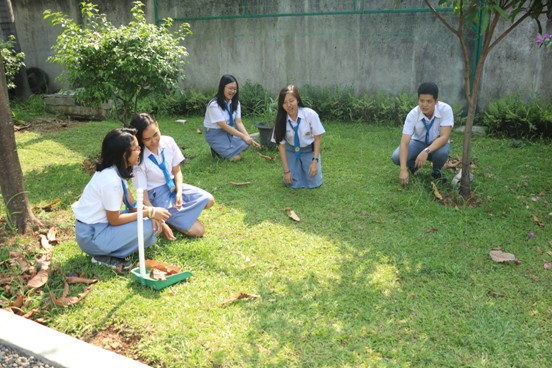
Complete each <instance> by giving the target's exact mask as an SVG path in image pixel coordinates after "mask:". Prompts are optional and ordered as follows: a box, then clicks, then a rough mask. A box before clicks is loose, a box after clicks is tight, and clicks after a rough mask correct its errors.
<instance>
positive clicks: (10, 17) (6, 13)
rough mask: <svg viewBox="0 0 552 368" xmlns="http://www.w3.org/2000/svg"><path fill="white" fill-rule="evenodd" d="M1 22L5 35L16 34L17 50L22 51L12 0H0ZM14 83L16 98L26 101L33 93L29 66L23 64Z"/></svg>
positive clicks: (15, 47)
mask: <svg viewBox="0 0 552 368" xmlns="http://www.w3.org/2000/svg"><path fill="white" fill-rule="evenodd" d="M0 22H1V27H2V32H3V33H4V35H5V36H8V35H13V36H15V46H14V49H15V52H18V53H19V52H21V46H20V45H19V39H18V38H17V30H16V28H15V16H14V13H13V7H12V4H11V0H0ZM14 83H15V96H16V98H17V99H19V100H21V101H26V100H27V99H28V98H29V97H30V96H31V95H32V92H31V87H30V86H29V80H28V78H27V68H25V66H22V67H21V68H20V69H19V71H18V72H17V74H16V75H15V80H14Z"/></svg>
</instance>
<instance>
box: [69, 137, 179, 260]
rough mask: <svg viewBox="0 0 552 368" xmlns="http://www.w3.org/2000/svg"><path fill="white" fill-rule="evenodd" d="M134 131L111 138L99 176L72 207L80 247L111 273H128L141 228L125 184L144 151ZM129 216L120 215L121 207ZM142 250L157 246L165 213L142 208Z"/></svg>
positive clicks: (98, 166)
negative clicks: (144, 247)
mask: <svg viewBox="0 0 552 368" xmlns="http://www.w3.org/2000/svg"><path fill="white" fill-rule="evenodd" d="M135 135H136V130H134V129H129V128H119V129H115V130H112V131H111V132H109V133H107V135H106V136H105V138H104V140H103V143H102V153H101V158H100V160H99V162H98V163H97V164H96V172H95V173H94V176H92V179H91V180H90V182H88V184H87V185H86V187H85V188H84V192H83V193H82V195H81V197H80V199H79V200H78V201H77V202H75V203H74V204H73V205H72V206H71V207H72V209H73V213H74V214H75V218H76V220H77V222H76V225H75V233H76V238H77V244H78V245H79V247H80V248H81V249H82V250H83V251H84V252H85V253H87V254H89V255H91V256H92V263H96V264H101V265H104V266H108V267H111V268H118V269H130V268H131V267H132V264H131V263H129V262H128V261H126V260H125V258H126V257H127V256H128V255H130V254H131V253H134V252H135V251H137V250H138V232H137V229H138V225H137V222H136V219H137V213H136V208H135V203H134V198H133V197H132V194H131V193H130V191H129V190H128V183H127V180H128V179H130V178H131V177H132V167H133V166H134V165H135V164H136V163H137V162H138V155H139V154H140V146H139V145H138V141H137V139H136V137H135ZM123 204H124V205H125V207H126V208H127V210H125V211H120V209H121V207H122V205H123ZM143 215H144V219H146V218H149V219H151V220H152V221H144V246H146V247H148V246H150V245H152V244H154V243H155V241H156V240H157V235H158V234H159V232H160V229H159V230H157V231H156V230H155V226H154V224H153V221H157V222H160V221H165V220H167V219H168V218H169V217H170V213H169V212H168V211H167V210H165V209H164V208H152V207H144V210H143Z"/></svg>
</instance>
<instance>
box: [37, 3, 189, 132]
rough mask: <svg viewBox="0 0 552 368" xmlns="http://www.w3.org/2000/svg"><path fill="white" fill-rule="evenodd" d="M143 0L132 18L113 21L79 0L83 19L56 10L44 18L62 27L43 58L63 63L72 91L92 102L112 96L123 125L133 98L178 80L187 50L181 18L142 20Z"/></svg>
mask: <svg viewBox="0 0 552 368" xmlns="http://www.w3.org/2000/svg"><path fill="white" fill-rule="evenodd" d="M143 7H144V4H142V3H141V2H140V1H135V2H134V6H133V7H132V10H131V12H132V16H133V20H132V21H131V22H129V24H128V25H121V26H119V27H115V26H114V25H113V24H112V23H110V22H109V21H108V20H107V18H106V15H105V14H100V13H99V11H98V7H97V6H96V5H94V4H92V3H87V2H83V3H81V13H82V18H83V24H82V25H80V24H77V23H76V22H75V21H74V20H72V19H71V18H69V17H68V16H67V15H65V14H63V13H61V12H52V11H50V10H46V11H45V12H44V18H46V19H49V20H50V22H51V24H52V26H59V27H61V29H62V32H61V34H60V35H59V36H58V38H57V41H56V44H55V45H54V46H53V47H52V48H53V50H54V51H55V54H54V55H53V56H51V57H50V58H49V61H51V62H54V63H59V64H61V65H63V66H64V68H65V70H64V73H63V76H64V77H65V78H66V79H67V80H68V81H69V82H70V83H71V84H72V85H73V86H74V87H75V88H77V97H78V98H79V100H81V101H85V102H88V103H92V104H99V103H103V102H108V101H113V102H115V106H116V107H117V111H118V113H119V118H120V119H121V121H122V122H123V123H124V124H125V125H126V124H127V122H128V118H129V116H130V115H131V114H132V113H134V112H136V108H137V104H138V101H139V100H140V99H142V98H144V97H145V96H148V95H152V94H161V93H164V92H167V91H169V90H171V89H173V88H176V87H177V86H178V82H179V81H180V80H181V79H182V78H183V77H184V73H183V72H184V62H185V57H186V56H187V55H188V52H187V51H186V48H185V47H184V46H183V42H184V40H185V37H186V36H187V35H188V34H190V33H191V32H190V28H189V25H188V24H187V23H184V24H182V25H181V26H180V27H178V28H177V29H176V30H175V31H174V32H171V27H172V25H173V21H172V19H170V18H167V19H164V20H163V21H162V23H161V25H159V26H158V25H155V24H151V23H147V21H146V17H145V15H144V11H143V9H142V8H143Z"/></svg>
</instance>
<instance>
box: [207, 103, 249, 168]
mask: <svg viewBox="0 0 552 368" xmlns="http://www.w3.org/2000/svg"><path fill="white" fill-rule="evenodd" d="M227 109H229V110H232V108H231V106H229V105H227ZM227 109H222V108H221V107H220V106H219V104H218V103H217V101H216V99H213V100H211V101H210V102H209V104H208V105H207V110H206V111H205V119H204V121H203V127H204V132H205V140H207V143H209V146H210V147H211V148H212V149H213V150H214V151H215V152H216V153H218V154H219V155H220V156H221V157H222V158H225V159H228V158H232V157H234V156H236V155H237V154H239V153H240V152H242V151H244V150H246V149H247V148H248V147H249V145H248V144H247V143H245V141H244V140H243V139H241V138H238V137H236V136H234V135H232V134H229V133H227V132H226V131H225V130H224V129H222V128H221V127H220V126H219V125H218V124H217V123H219V122H221V121H225V122H226V124H228V125H232V123H233V122H234V121H236V120H237V119H241V105H240V103H239V102H238V107H237V108H236V111H232V118H231V117H230V113H229V112H228V110H227ZM234 127H235V126H234Z"/></svg>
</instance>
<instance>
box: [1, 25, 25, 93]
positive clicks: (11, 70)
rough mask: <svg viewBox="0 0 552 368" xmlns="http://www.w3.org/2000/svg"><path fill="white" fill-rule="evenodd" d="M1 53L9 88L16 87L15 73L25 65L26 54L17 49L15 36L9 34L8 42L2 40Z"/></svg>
mask: <svg viewBox="0 0 552 368" xmlns="http://www.w3.org/2000/svg"><path fill="white" fill-rule="evenodd" d="M0 54H1V55H2V64H4V71H5V73H6V83H7V86H8V89H14V88H15V83H14V80H15V75H16V74H17V72H18V71H19V69H21V67H22V66H24V65H25V62H24V61H23V60H25V54H24V53H22V52H17V51H15V36H13V35H10V36H8V40H7V41H6V42H0Z"/></svg>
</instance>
